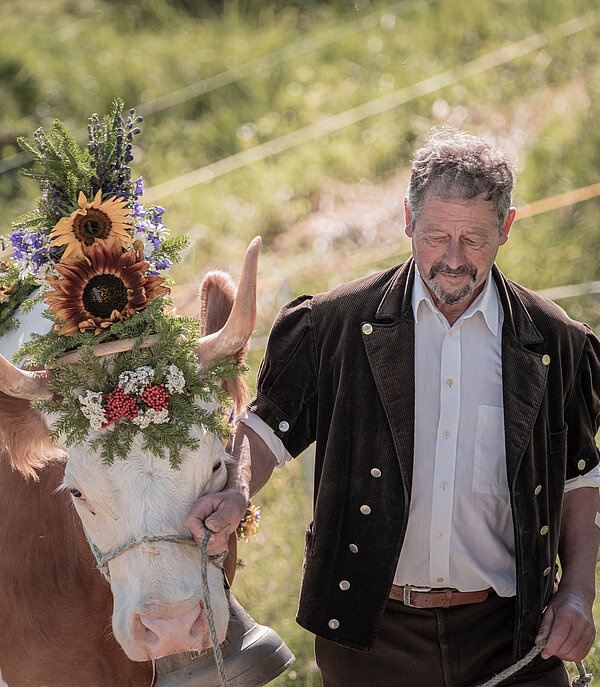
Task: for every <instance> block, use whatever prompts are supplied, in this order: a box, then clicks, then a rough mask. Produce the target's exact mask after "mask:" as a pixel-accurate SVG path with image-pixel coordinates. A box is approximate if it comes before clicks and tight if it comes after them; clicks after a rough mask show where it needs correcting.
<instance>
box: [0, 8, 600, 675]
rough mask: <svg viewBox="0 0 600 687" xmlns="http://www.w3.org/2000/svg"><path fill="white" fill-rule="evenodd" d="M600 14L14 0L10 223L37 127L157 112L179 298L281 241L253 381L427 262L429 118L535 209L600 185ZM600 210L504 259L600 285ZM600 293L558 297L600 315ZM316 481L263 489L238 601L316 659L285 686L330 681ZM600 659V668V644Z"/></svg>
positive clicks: (264, 303) (148, 116)
mask: <svg viewBox="0 0 600 687" xmlns="http://www.w3.org/2000/svg"><path fill="white" fill-rule="evenodd" d="M596 6H597V3H595V2H593V0H572V1H571V2H569V3H565V2H562V1H561V0H478V2H476V3H474V2H471V0H414V1H413V0H403V1H402V2H397V3H392V2H383V1H381V0H373V1H372V2H369V1H368V0H355V1H354V2H348V1H347V0H332V1H330V2H317V1H316V0H314V1H312V2H311V1H309V0H296V1H292V0H288V1H278V2H275V1H274V0H271V1H269V0H264V1H259V0H237V1H235V0H231V1H228V0H221V1H219V0H213V2H209V3H202V2H194V1H193V0H179V1H175V0H171V1H170V2H168V1H164V0H137V1H135V2H129V3H121V2H116V1H112V2H110V1H108V0H28V1H27V2H23V1H22V0H5V1H4V2H3V3H2V5H1V6H0V19H1V22H2V28H3V38H2V42H1V45H0V113H1V116H0V158H1V161H0V198H1V200H2V207H3V213H2V220H1V222H0V233H8V232H9V228H10V222H11V220H12V219H13V218H15V217H16V216H18V215H20V214H22V213H23V212H26V211H28V210H29V209H31V208H32V206H33V203H34V199H35V197H36V193H37V189H36V188H35V185H34V184H31V183H29V182H28V181H27V180H24V179H22V178H20V177H19V176H18V175H17V168H18V166H19V165H20V164H22V163H24V162H25V161H24V160H23V159H22V158H21V157H19V156H18V155H17V149H16V147H15V143H14V142H15V139H16V137H17V136H18V135H22V134H25V135H27V134H31V133H32V132H33V131H34V130H35V129H36V128H37V127H38V126H44V127H47V126H48V125H49V124H50V122H51V121H52V119H54V118H60V119H62V120H63V121H65V122H66V123H67V124H68V125H69V126H70V127H72V128H73V129H74V130H76V131H81V132H82V137H83V138H85V125H86V123H87V117H88V116H89V115H90V114H91V113H92V112H99V113H101V112H104V111H105V110H106V109H107V108H108V106H109V104H110V101H111V100H112V98H113V97H115V96H121V97H122V98H124V100H125V102H126V104H127V106H139V108H138V109H139V111H140V112H141V113H142V114H143V115H144V116H145V124H144V125H143V126H144V133H143V135H142V136H140V137H138V141H137V145H138V147H137V149H136V151H135V153H136V161H135V162H134V172H137V173H138V174H143V176H144V178H145V181H146V187H147V189H149V190H148V196H149V197H151V198H152V199H153V200H156V201H157V202H160V203H161V204H164V205H165V206H166V207H167V209H168V212H167V214H166V217H165V220H166V222H167V224H168V225H169V227H170V228H171V231H172V232H173V233H175V234H178V233H187V234H188V235H190V236H191V238H192V247H191V248H190V250H189V252H188V254H187V256H186V259H185V261H184V262H183V263H182V264H181V265H180V266H178V267H177V268H176V269H175V270H174V276H175V278H176V280H177V282H178V285H179V286H178V288H177V290H176V292H175V295H176V297H177V298H178V300H179V302H180V305H181V308H182V309H183V310H185V309H186V308H189V307H191V306H190V299H191V296H190V294H191V293H193V291H194V289H195V287H196V285H197V284H198V283H199V281H200V279H201V277H202V275H203V273H204V272H205V271H206V270H207V269H209V268H225V269H228V270H230V271H231V273H232V274H233V275H234V276H237V275H238V274H239V265H240V261H241V256H242V253H243V250H244V247H245V245H246V244H247V242H248V241H249V239H251V238H252V236H254V235H255V234H262V236H263V237H264V239H265V244H264V250H263V258H262V266H261V272H260V279H261V282H260V288H261V296H260V306H259V307H260V317H259V323H258V328H257V335H256V337H255V339H254V345H253V350H252V352H251V359H250V362H251V366H252V368H251V373H250V375H249V380H250V383H251V384H252V383H253V380H254V377H255V374H256V370H257V366H258V362H259V360H260V357H261V355H262V350H261V348H262V346H263V345H264V337H265V335H266V333H267V332H268V329H269V326H270V324H271V323H272V320H273V317H274V316H275V314H276V312H277V309H278V308H279V307H280V306H281V305H282V304H283V303H284V302H285V301H287V300H288V299H289V298H291V297H293V296H295V295H297V294H299V293H301V292H316V291H320V290H324V289H327V288H329V287H331V286H333V285H334V284H336V283H339V282H341V281H344V280H347V279H350V278H353V277H355V276H359V275H362V274H365V273H367V272H369V271H371V270H375V269H379V268H383V267H386V266H389V265H392V264H394V263H396V262H398V261H399V260H400V259H402V258H403V257H404V256H406V255H407V253H408V249H409V246H408V244H407V242H406V241H405V240H404V239H403V233H402V230H403V218H402V213H401V200H402V197H403V190H404V189H403V186H404V179H405V175H406V172H405V170H406V168H407V167H408V166H409V164H410V156H411V154H412V152H413V151H414V149H415V148H416V147H417V146H418V144H419V142H420V141H421V140H422V137H423V136H424V135H425V134H426V133H427V131H428V130H429V129H430V127H431V126H433V125H436V124H443V123H447V124H450V125H453V126H458V127H462V128H466V129H468V130H470V131H472V132H474V133H477V134H481V135H485V136H493V137H495V138H496V139H497V141H498V142H499V143H500V144H501V145H503V146H504V147H505V148H506V149H507V150H508V151H509V152H510V153H511V154H512V155H513V157H514V158H515V160H516V162H517V166H518V169H519V179H518V186H517V189H516V194H515V201H516V205H518V206H525V205H527V204H529V203H533V202H536V201H540V200H543V199H547V198H551V197H554V196H556V195H558V194H563V193H566V192H568V191H572V190H575V189H579V188H581V187H587V186H589V185H591V184H595V183H597V182H598V181H599V178H598V176H599V175H598V161H599V160H600V128H599V127H598V121H600V93H599V91H598V83H600V78H599V77H600V66H599V65H600V59H599V58H600V41H599V40H598V39H599V37H600V30H599V19H600V16H599V12H598V10H597V9H596ZM498 51H500V52H498ZM369 104H370V105H369ZM367 107H373V109H372V110H368V109H365V108H367ZM356 108H359V109H356ZM361 108H363V109H361ZM343 113H350V116H348V115H344V114H343ZM274 142H276V143H274ZM257 153H258V155H256V154H257ZM250 155H255V157H256V158H257V159H255V161H252V159H251V158H250V157H249V156H250ZM205 167H206V168H207V170H205V171H204V177H201V178H203V179H204V181H202V183H195V184H193V185H190V186H187V184H188V183H189V177H183V178H181V179H179V180H178V181H176V182H175V183H174V184H173V185H171V186H170V187H169V189H168V190H165V187H164V186H161V184H164V183H165V182H168V181H171V180H176V179H178V178H179V177H182V175H186V174H188V173H191V172H193V171H194V170H198V169H201V168H205ZM545 207H546V206H545ZM538 209H539V206H538ZM523 214H526V213H525V212H524V213H523ZM599 214H600V201H598V199H597V197H595V196H594V197H592V198H591V199H588V200H585V201H581V202H577V203H575V204H567V205H565V206H564V207H562V208H560V209H557V210H548V211H545V212H537V214H535V215H533V216H530V217H527V218H525V219H521V220H520V221H518V222H517V223H516V225H515V228H514V229H513V233H512V238H511V241H510V242H509V244H508V246H507V248H505V249H503V251H501V253H500V256H499V263H500V265H501V267H502V268H503V269H504V270H505V271H506V272H507V273H508V275H509V276H510V277H512V278H513V279H515V280H517V281H519V282H521V283H523V284H525V285H527V286H529V287H531V288H534V289H555V288H556V287H560V286H564V285H571V284H581V283H588V282H595V281H598V280H600V261H599V260H598V249H599V247H600V237H599V236H598V232H597V225H598V218H599ZM596 286H597V285H596ZM594 289H595V287H594V285H593V284H592V285H591V286H589V287H588V291H591V294H588V295H576V296H569V298H562V299H561V300H559V301H558V302H559V303H560V304H561V305H562V306H563V307H564V308H565V309H566V310H567V311H568V312H569V313H570V314H571V315H572V316H574V317H576V318H578V319H583V320H585V321H588V322H589V323H590V324H592V325H593V326H594V327H596V328H598V327H599V325H600V303H599V300H598V296H597V293H596V295H594ZM596 292H597V288H596ZM552 293H554V295H555V297H556V294H557V293H558V292H557V291H553V292H552ZM577 293H579V292H577ZM310 483H311V458H310V456H309V455H307V456H304V457H302V458H301V459H299V460H297V461H295V462H294V463H293V464H292V465H289V466H287V467H286V469H285V470H282V471H277V473H276V475H275V476H274V477H273V479H272V480H271V482H270V483H269V485H268V486H267V488H265V489H264V490H263V492H262V493H261V495H260V497H259V498H258V499H257V500H258V501H260V505H261V506H262V508H263V524H262V533H261V534H259V535H258V536H257V537H256V538H255V540H254V541H253V542H252V543H250V544H246V545H242V547H241V556H242V557H243V558H244V560H245V569H244V570H243V571H241V573H240V574H239V576H238V578H237V581H236V589H235V591H236V594H237V596H238V598H239V599H240V601H241V602H242V603H243V604H244V606H245V607H246V608H247V609H248V610H249V611H250V612H251V613H252V614H253V615H254V617H255V618H256V619H257V620H258V621H259V622H263V623H267V624H270V625H272V626H273V627H275V628H276V629H277V630H278V631H279V633H280V634H281V635H282V636H283V637H284V638H285V640H286V642H287V643H288V644H289V646H290V647H291V648H292V650H293V651H294V653H295V654H296V656H297V661H296V664H295V665H294V666H293V667H292V669H291V670H290V671H288V672H287V673H286V675H285V676H282V677H281V678H279V679H278V680H276V681H275V682H274V683H273V684H274V685H292V684H298V685H306V686H317V685H319V684H320V678H319V676H318V672H317V671H316V668H315V665H314V662H313V652H312V638H311V636H310V635H308V633H305V632H304V631H303V630H301V628H299V627H298V626H297V625H296V624H295V623H294V613H295V606H296V600H297V594H298V583H299V576H300V570H301V559H302V548H303V533H304V525H305V523H306V522H307V521H308V520H309V519H310V517H311V515H310V513H311V496H310ZM589 664H590V667H592V668H593V669H595V672H596V675H597V676H599V675H600V656H599V655H598V653H597V649H596V648H594V649H593V650H592V653H591V655H590V659H589ZM596 679H598V677H597V678H596Z"/></svg>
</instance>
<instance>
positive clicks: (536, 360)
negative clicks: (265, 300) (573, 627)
mask: <svg viewBox="0 0 600 687" xmlns="http://www.w3.org/2000/svg"><path fill="white" fill-rule="evenodd" d="M492 274H493V278H494V280H495V283H496V286H497V288H498V292H499V295H500V300H501V303H502V307H503V309H504V325H503V329H502V379H503V397H504V419H505V437H506V439H505V440H506V470H507V477H508V485H509V490H510V500H511V509H512V515H513V521H514V530H515V563H516V571H517V618H516V624H515V640H514V651H515V657H517V656H522V655H523V654H524V653H526V652H527V651H528V650H529V649H530V648H531V646H532V644H533V640H534V638H535V635H536V632H537V629H538V625H539V619H540V614H541V611H542V609H543V608H544V606H545V605H546V603H547V601H548V599H549V598H550V596H551V594H552V591H553V580H554V571H555V562H556V558H557V550H558V540H559V531H560V519H561V507H562V497H563V490H564V482H565V479H569V478H572V477H575V476H577V475H580V474H584V473H586V472H588V471H589V470H591V469H592V468H593V467H594V466H595V465H597V463H598V459H599V452H598V448H597V447H596V444H595V440H594V436H595V434H596V430H597V428H598V421H599V413H600V342H599V341H598V339H597V338H596V337H595V336H594V335H593V333H592V332H591V330H590V329H589V328H588V327H587V326H586V325H583V324H580V323H578V322H575V321H573V320H571V319H569V317H568V316H567V315H566V314H565V313H564V311H563V310H561V309H560V308H559V307H557V306H556V305H555V304H554V303H552V302H551V301H548V300H546V299H544V298H542V297H540V296H538V295H537V294H535V293H533V292H532V291H529V290H528V289H525V288H523V287H521V286H519V285H517V284H515V283H514V282H511V281H509V280H508V279H506V278H505V277H504V275H503V274H502V273H501V272H500V270H499V269H498V268H497V267H496V266H494V267H493V270H492ZM414 278H415V268H414V263H413V260H412V259H410V260H408V261H407V262H406V263H404V264H402V265H400V266H398V267H394V268H392V269H389V270H386V271H384V272H380V273H378V274H375V275H372V276H369V277H365V278H363V279H359V280H356V281H354V282H350V283H348V284H344V285H342V286H340V287H338V288H336V289H334V290H332V291H330V292H328V293H325V294H318V295H316V296H314V297H312V296H301V297H300V298H298V299H296V300H294V301H292V303H290V304H289V305H287V306H286V307H284V308H283V309H282V311H281V312H280V314H279V315H278V317H277V320H276V321H275V324H274V326H273V329H272V332H271V334H270V337H269V342H268V345H267V352H266V355H265V359H264V360H263V363H262V365H261V369H260V373H259V379H258V385H257V394H256V396H255V397H254V398H253V399H252V400H251V401H250V403H249V406H248V407H249V409H250V410H251V411H253V412H255V413H257V414H258V415H259V416H260V417H261V418H262V419H263V420H265V421H266V422H267V423H268V424H269V426H270V427H271V428H272V429H273V430H274V431H275V433H276V434H277V436H279V437H280V438H281V440H282V441H283V443H284V445H285V446H286V448H287V450H288V451H289V452H290V453H291V454H292V455H294V456H296V455H298V454H299V453H301V452H302V451H303V450H304V449H305V448H307V447H308V446H309V445H310V444H311V443H312V442H313V441H316V464H315V487H314V489H315V492H314V517H313V520H312V521H311V523H309V525H308V527H307V532H306V549H305V560H304V568H303V579H302V590H301V595H300V603H299V609H298V617H297V619H298V622H299V623H300V624H301V625H302V626H304V627H305V628H307V629H308V630H310V631H312V632H314V633H315V634H317V635H320V636H321V637H325V638H327V639H329V640H332V641H335V642H339V643H341V644H344V645H346V646H349V647H353V648H356V649H360V650H367V649H369V648H370V647H371V646H372V645H373V642H374V641H375V637H376V634H377V629H378V627H379V624H380V621H381V618H382V615H383V612H384V609H385V605H386V601H387V598H388V594H389V590H390V587H391V584H392V580H393V577H394V571H395V568H396V563H397V561H398V556H399V554H400V550H401V547H402V542H403V539H404V534H405V531H406V524H407V519H408V511H409V503H410V494H411V482H412V468H413V443H414V384H415V380H414V318H413V312H412V306H411V293H412V286H413V282H414ZM373 468H377V469H378V470H379V471H380V473H381V475H380V476H373V474H372V472H371V470H372V469H373ZM375 474H376V475H377V474H378V473H377V471H375ZM546 527H547V528H548V530H546ZM342 580H345V581H346V582H348V583H349V587H348V585H346V584H344V585H342V587H347V588H346V589H343V588H342V587H340V582H341V581H342Z"/></svg>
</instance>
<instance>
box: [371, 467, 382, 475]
mask: <svg viewBox="0 0 600 687" xmlns="http://www.w3.org/2000/svg"><path fill="white" fill-rule="evenodd" d="M371 475H372V476H373V477H381V470H380V469H379V468H371Z"/></svg>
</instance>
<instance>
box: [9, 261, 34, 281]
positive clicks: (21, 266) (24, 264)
mask: <svg viewBox="0 0 600 687" xmlns="http://www.w3.org/2000/svg"><path fill="white" fill-rule="evenodd" d="M14 264H15V265H16V267H17V269H18V270H19V279H27V277H33V276H34V274H35V272H34V268H33V263H32V262H31V260H29V258H14Z"/></svg>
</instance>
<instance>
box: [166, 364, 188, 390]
mask: <svg viewBox="0 0 600 687" xmlns="http://www.w3.org/2000/svg"><path fill="white" fill-rule="evenodd" d="M184 388H185V377H184V376H183V372H182V371H181V370H180V369H179V368H178V367H177V365H170V366H169V369H168V371H167V389H168V391H169V393H170V394H180V393H181V392H182V391H183V390H184Z"/></svg>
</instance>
